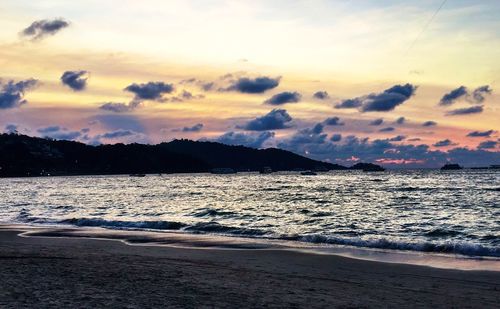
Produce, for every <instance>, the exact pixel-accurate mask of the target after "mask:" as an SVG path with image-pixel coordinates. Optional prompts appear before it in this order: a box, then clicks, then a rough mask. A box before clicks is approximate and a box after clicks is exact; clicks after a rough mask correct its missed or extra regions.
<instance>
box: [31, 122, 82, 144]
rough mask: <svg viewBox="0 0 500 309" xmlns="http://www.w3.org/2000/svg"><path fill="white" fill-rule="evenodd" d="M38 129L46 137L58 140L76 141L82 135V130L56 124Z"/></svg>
mask: <svg viewBox="0 0 500 309" xmlns="http://www.w3.org/2000/svg"><path fill="white" fill-rule="evenodd" d="M36 131H37V132H38V133H40V134H41V135H42V137H44V138H51V139H56V140H68V141H74V140H76V139H78V138H79V137H80V136H81V135H82V133H81V132H80V131H69V130H68V129H66V128H63V127H60V126H56V125H54V126H48V127H43V128H38V129H37V130H36Z"/></svg>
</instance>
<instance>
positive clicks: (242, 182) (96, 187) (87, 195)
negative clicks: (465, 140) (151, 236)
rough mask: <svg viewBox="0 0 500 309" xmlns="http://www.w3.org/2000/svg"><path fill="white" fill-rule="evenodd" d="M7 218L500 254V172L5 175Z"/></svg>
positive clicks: (2, 215) (0, 209) (1, 204)
mask: <svg viewBox="0 0 500 309" xmlns="http://www.w3.org/2000/svg"><path fill="white" fill-rule="evenodd" d="M0 222H3V223H16V224H27V225H41V226H46V225H50V226H72V227H78V228H84V227H101V228H105V229H119V230H123V229H126V230H141V231H156V232H166V233H167V232H171V231H176V232H181V233H191V234H208V235H219V236H220V235H223V236H229V237H243V238H253V239H259V240H262V241H266V240H270V241H271V240H272V241H276V240H283V241H287V242H288V243H297V244H318V245H321V246H326V247H328V246H347V247H353V248H369V249H383V250H403V251H413V252H431V253H439V254H449V255H460V256H465V257H473V258H479V259H482V258H493V259H497V258H499V257H500V172H499V171H498V170H497V171H495V170H459V171H439V170H390V171H385V172H372V173H366V172H361V171H330V172H325V173H318V175H316V176H305V175H301V174H300V173H292V172H289V173H272V174H263V175H261V174H258V173H238V174H233V175H212V174H164V175H158V174H151V175H146V176H145V177H130V176H129V175H115V176H71V177H34V178H3V179H0Z"/></svg>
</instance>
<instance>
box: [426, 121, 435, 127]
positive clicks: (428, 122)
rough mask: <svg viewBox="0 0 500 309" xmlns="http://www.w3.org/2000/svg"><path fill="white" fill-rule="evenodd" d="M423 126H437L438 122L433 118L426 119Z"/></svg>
mask: <svg viewBox="0 0 500 309" xmlns="http://www.w3.org/2000/svg"><path fill="white" fill-rule="evenodd" d="M422 126H423V127H434V126H437V122H435V121H432V120H429V121H425V122H424V123H422Z"/></svg>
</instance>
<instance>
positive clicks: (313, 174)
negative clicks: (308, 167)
mask: <svg viewBox="0 0 500 309" xmlns="http://www.w3.org/2000/svg"><path fill="white" fill-rule="evenodd" d="M300 175H304V176H316V175H318V174H316V173H315V172H313V171H303V172H300Z"/></svg>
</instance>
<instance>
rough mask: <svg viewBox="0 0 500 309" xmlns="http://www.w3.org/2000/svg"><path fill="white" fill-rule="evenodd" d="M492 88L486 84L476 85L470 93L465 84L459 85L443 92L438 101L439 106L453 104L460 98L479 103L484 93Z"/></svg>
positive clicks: (486, 93)
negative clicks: (445, 92) (447, 91)
mask: <svg viewBox="0 0 500 309" xmlns="http://www.w3.org/2000/svg"><path fill="white" fill-rule="evenodd" d="M492 92H493V90H492V89H491V88H490V86H488V85H484V86H481V87H477V88H476V89H474V90H473V91H472V93H470V91H469V90H468V89H467V87H465V86H460V87H458V88H457V89H454V90H452V91H451V92H449V93H447V94H445V95H444V96H443V97H442V98H441V100H440V101H439V105H441V106H449V105H452V104H454V103H455V102H456V101H457V100H459V99H460V98H465V99H467V101H468V102H469V103H475V104H481V103H483V102H484V100H485V95H489V94H491V93H492Z"/></svg>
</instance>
